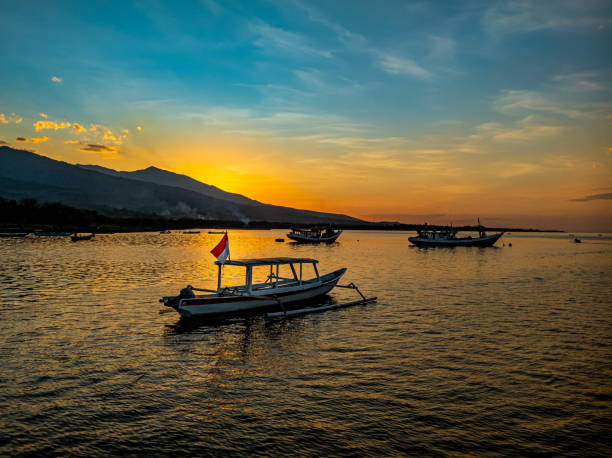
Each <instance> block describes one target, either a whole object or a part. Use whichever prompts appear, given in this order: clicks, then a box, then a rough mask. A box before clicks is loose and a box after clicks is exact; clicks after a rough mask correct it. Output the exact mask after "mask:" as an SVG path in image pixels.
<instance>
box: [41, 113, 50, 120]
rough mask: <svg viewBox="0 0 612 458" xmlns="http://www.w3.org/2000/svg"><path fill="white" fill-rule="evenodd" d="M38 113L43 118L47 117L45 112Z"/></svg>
mask: <svg viewBox="0 0 612 458" xmlns="http://www.w3.org/2000/svg"><path fill="white" fill-rule="evenodd" d="M39 114H40V117H41V118H45V119H47V118H48V116H47V115H46V114H44V113H39Z"/></svg>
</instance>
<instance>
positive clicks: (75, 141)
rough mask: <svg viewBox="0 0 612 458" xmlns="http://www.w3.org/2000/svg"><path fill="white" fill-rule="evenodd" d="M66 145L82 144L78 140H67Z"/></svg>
mask: <svg viewBox="0 0 612 458" xmlns="http://www.w3.org/2000/svg"><path fill="white" fill-rule="evenodd" d="M64 143H65V144H66V145H76V144H77V143H80V142H79V141H78V140H65V141H64Z"/></svg>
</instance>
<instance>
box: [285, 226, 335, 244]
mask: <svg viewBox="0 0 612 458" xmlns="http://www.w3.org/2000/svg"><path fill="white" fill-rule="evenodd" d="M341 233H342V231H341V230H334V229H333V228H331V227H328V228H319V227H313V228H306V229H301V228H297V227H294V228H291V232H289V233H288V234H287V237H288V238H290V239H291V240H293V241H294V242H298V243H333V242H335V241H336V239H337V238H338V237H340V234H341Z"/></svg>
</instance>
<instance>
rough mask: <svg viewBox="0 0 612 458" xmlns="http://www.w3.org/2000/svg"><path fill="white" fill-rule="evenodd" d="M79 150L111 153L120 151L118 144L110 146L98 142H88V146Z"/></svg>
mask: <svg viewBox="0 0 612 458" xmlns="http://www.w3.org/2000/svg"><path fill="white" fill-rule="evenodd" d="M79 151H83V152H90V153H103V154H104V153H106V154H108V153H111V154H116V153H118V152H119V147H118V146H108V145H98V144H92V143H90V144H88V145H87V146H83V147H81V148H79Z"/></svg>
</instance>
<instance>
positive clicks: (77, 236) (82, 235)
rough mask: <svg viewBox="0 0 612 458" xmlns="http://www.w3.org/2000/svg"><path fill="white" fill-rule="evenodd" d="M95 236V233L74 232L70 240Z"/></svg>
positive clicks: (74, 240)
mask: <svg viewBox="0 0 612 458" xmlns="http://www.w3.org/2000/svg"><path fill="white" fill-rule="evenodd" d="M93 237H94V234H93V233H92V234H81V235H79V234H77V233H76V232H75V233H74V234H72V236H71V237H70V240H72V241H73V242H79V241H81V240H91V239H92V238H93Z"/></svg>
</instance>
